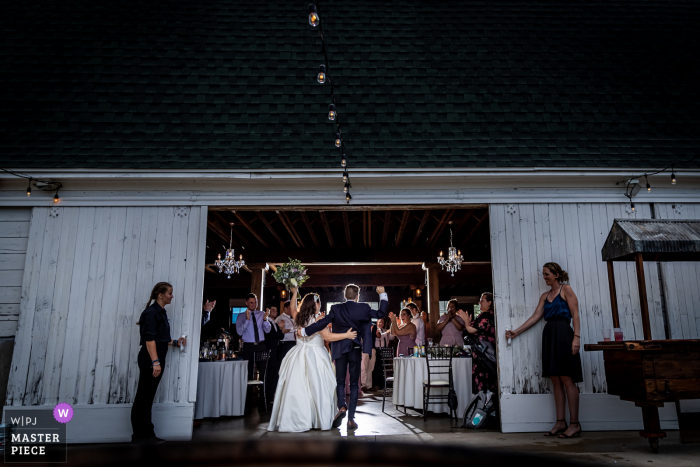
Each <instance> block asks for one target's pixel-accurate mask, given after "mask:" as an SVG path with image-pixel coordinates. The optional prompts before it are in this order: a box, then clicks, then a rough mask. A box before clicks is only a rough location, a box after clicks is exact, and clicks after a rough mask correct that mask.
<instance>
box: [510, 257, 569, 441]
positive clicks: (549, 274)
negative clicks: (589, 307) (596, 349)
mask: <svg viewBox="0 0 700 467" xmlns="http://www.w3.org/2000/svg"><path fill="white" fill-rule="evenodd" d="M542 277H543V279H544V281H545V282H546V283H547V285H548V286H550V287H551V289H550V290H549V292H546V293H543V294H542V296H541V297H540V302H539V303H538V304H537V309H535V312H534V313H533V314H532V316H531V317H530V318H529V319H528V320H527V321H525V323H524V324H523V325H522V326H520V327H519V328H518V329H516V330H514V331H507V332H506V338H514V337H517V336H519V335H520V334H522V333H523V332H525V331H526V330H528V329H529V328H531V327H532V326H533V325H534V324H535V323H536V322H537V321H539V320H540V318H542V317H543V316H544V319H545V321H547V324H546V325H545V326H544V331H543V332H542V376H544V377H546V378H551V379H552V385H553V386H554V403H555V404H556V409H557V422H556V424H555V425H554V428H552V430H551V431H550V432H548V433H546V434H545V436H556V435H559V437H560V438H571V437H572V436H578V435H579V433H581V424H580V423H579V420H578V398H579V394H578V387H576V383H580V382H581V381H583V372H582V371H581V356H580V355H579V349H580V348H581V334H580V329H581V326H580V324H581V323H580V320H579V315H578V299H577V298H576V294H575V293H574V291H573V289H572V288H571V286H569V285H565V284H564V282H568V281H569V275H568V274H567V273H566V271H564V270H563V269H562V268H561V266H559V265H558V264H557V263H547V264H545V265H544V267H543V268H542ZM571 321H573V322H574V328H573V329H571ZM567 399H568V400H569V419H570V421H571V423H570V425H569V426H568V427H567V426H566V419H565V418H564V413H565V412H564V411H565V409H566V400H567Z"/></svg>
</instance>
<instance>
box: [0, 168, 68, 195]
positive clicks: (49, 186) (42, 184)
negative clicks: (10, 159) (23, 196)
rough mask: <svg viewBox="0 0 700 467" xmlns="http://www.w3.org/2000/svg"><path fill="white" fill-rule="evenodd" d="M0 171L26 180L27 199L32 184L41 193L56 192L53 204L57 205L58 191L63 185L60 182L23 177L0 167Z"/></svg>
mask: <svg viewBox="0 0 700 467" xmlns="http://www.w3.org/2000/svg"><path fill="white" fill-rule="evenodd" d="M0 171H2V172H5V173H8V174H10V175H12V176H14V177H17V178H24V179H26V180H27V197H31V196H32V183H34V186H35V187H36V188H39V189H40V190H42V191H53V190H56V195H55V196H54V203H58V202H59V201H60V198H59V197H58V190H59V189H61V188H63V184H61V182H56V181H53V180H42V179H39V178H34V177H31V176H29V175H25V174H23V173H19V172H15V171H14V170H10V169H6V168H4V167H0Z"/></svg>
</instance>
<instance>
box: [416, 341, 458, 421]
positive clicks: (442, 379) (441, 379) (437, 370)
mask: <svg viewBox="0 0 700 467" xmlns="http://www.w3.org/2000/svg"><path fill="white" fill-rule="evenodd" d="M453 351H454V348H453V347H430V348H428V349H426V352H425V363H426V364H427V366H428V379H426V380H424V381H423V420H428V405H429V404H430V402H431V401H433V402H447V400H448V397H449V394H450V392H451V391H453V390H454V384H453V380H452V354H453ZM431 388H432V389H447V394H432V395H431V394H430V389H431ZM452 412H454V417H455V420H457V409H456V408H455V409H450V418H451V417H452Z"/></svg>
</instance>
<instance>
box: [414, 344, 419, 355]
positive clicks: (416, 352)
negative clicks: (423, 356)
mask: <svg viewBox="0 0 700 467" xmlns="http://www.w3.org/2000/svg"><path fill="white" fill-rule="evenodd" d="M413 356H414V357H417V356H418V346H417V345H414V346H413Z"/></svg>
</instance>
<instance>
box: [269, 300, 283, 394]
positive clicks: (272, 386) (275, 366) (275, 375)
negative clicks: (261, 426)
mask: <svg viewBox="0 0 700 467" xmlns="http://www.w3.org/2000/svg"><path fill="white" fill-rule="evenodd" d="M267 314H268V315H269V318H268V321H269V322H270V330H269V331H268V332H266V333H265V346H266V347H267V350H269V351H270V357H269V359H268V360H267V371H266V374H265V378H266V381H265V395H266V397H267V403H268V404H272V402H273V401H274V399H275V391H276V390H277V381H278V380H279V369H280V358H279V344H280V341H281V340H282V339H283V338H284V332H282V330H281V329H280V328H279V326H278V325H277V323H275V318H277V307H274V306H273V307H270V308H268V309H267Z"/></svg>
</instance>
